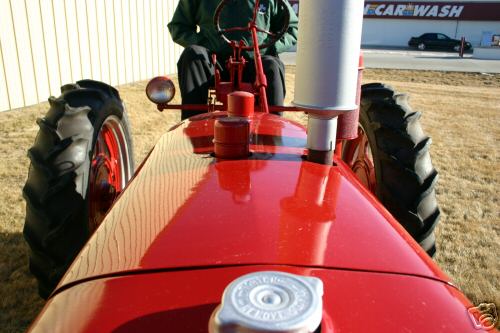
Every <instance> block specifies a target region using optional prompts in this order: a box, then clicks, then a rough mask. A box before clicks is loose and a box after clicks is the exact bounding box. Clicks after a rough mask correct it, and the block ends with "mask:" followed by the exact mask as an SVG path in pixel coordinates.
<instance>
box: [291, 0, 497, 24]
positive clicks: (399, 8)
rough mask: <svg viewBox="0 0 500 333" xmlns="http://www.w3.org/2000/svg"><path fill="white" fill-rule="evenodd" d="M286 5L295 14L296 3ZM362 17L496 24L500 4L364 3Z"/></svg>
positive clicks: (294, 0)
mask: <svg viewBox="0 0 500 333" xmlns="http://www.w3.org/2000/svg"><path fill="white" fill-rule="evenodd" d="M303 1H304V0H303ZM310 1H313V0H310ZM332 1H333V0H332ZM289 2H290V4H291V5H292V8H293V9H294V11H295V13H297V14H299V11H300V10H299V5H300V1H299V0H289ZM364 17H365V18H380V19H391V18H393V19H412V20H415V19H417V20H418V19H420V20H462V21H500V3H498V2H497V3H491V2H473V3H470V2H396V1H377V2H375V1H366V2H365V15H364Z"/></svg>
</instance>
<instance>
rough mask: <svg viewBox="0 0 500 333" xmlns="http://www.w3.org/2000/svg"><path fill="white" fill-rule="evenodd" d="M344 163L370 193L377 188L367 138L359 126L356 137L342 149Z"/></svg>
mask: <svg viewBox="0 0 500 333" xmlns="http://www.w3.org/2000/svg"><path fill="white" fill-rule="evenodd" d="M344 162H346V163H347V164H348V165H349V167H351V169H352V171H353V172H354V173H355V174H356V177H357V178H358V180H359V181H360V182H361V183H362V184H363V185H364V186H365V187H366V188H367V189H368V190H370V191H371V192H372V193H375V190H376V188H377V178H376V176H375V165H374V163H373V155H372V150H371V148H370V142H369V141H368V136H367V135H366V132H365V130H364V129H363V127H361V125H360V126H359V127H358V137H357V138H356V139H354V140H350V141H348V142H347V143H346V145H345V149H344Z"/></svg>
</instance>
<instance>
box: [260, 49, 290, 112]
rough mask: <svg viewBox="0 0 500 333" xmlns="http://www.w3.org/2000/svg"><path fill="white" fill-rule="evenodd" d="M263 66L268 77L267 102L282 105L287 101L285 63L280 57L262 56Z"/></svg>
mask: <svg viewBox="0 0 500 333" xmlns="http://www.w3.org/2000/svg"><path fill="white" fill-rule="evenodd" d="M262 67H263V68H264V73H265V74H266V78H267V89H266V93H267V102H268V104H269V105H279V106H282V105H284V103H285V95H286V87H285V65H284V64H283V62H282V61H281V60H280V58H278V57H274V56H270V55H265V56H262Z"/></svg>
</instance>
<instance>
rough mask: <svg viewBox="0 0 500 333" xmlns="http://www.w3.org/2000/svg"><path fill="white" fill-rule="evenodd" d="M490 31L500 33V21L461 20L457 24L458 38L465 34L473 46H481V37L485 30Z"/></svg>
mask: <svg viewBox="0 0 500 333" xmlns="http://www.w3.org/2000/svg"><path fill="white" fill-rule="evenodd" d="M485 31H490V32H493V33H494V34H496V35H500V22H498V21H496V22H494V21H489V22H488V21H481V22H478V21H460V22H458V25H457V34H456V36H457V37H456V38H457V39H460V37H462V36H464V37H465V39H467V40H468V41H469V42H471V43H472V46H479V45H480V44H481V37H482V35H483V32H485Z"/></svg>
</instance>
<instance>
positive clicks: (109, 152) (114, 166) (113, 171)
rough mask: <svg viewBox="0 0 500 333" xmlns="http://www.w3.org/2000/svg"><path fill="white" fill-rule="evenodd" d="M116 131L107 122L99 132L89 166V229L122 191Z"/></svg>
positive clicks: (99, 222)
mask: <svg viewBox="0 0 500 333" xmlns="http://www.w3.org/2000/svg"><path fill="white" fill-rule="evenodd" d="M120 157H121V156H120V146H119V143H118V139H117V137H116V133H115V131H114V130H113V128H111V127H110V126H108V125H107V124H104V125H103V127H102V128H101V131H100V132H99V135H98V138H97V141H96V144H95V148H94V156H93V158H92V162H91V167H90V198H89V199H90V200H89V230H90V232H93V231H95V229H97V227H98V226H99V225H100V224H101V222H102V220H103V219H104V217H105V215H106V213H107V212H108V210H109V208H111V205H112V204H113V202H114V201H115V200H116V198H117V197H118V195H119V194H120V192H121V191H122V189H123V188H122V168H123V166H122V163H121V158H120Z"/></svg>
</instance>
